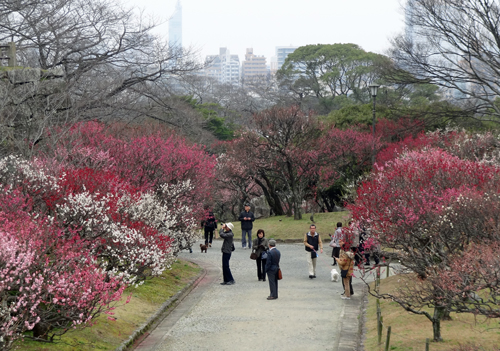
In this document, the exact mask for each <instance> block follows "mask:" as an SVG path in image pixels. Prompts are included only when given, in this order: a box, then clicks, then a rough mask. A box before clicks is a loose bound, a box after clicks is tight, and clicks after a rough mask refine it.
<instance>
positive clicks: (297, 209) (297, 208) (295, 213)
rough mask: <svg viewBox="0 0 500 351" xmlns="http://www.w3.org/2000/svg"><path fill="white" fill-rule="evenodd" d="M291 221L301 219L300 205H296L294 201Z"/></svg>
mask: <svg viewBox="0 0 500 351" xmlns="http://www.w3.org/2000/svg"><path fill="white" fill-rule="evenodd" d="M293 219H294V220H299V219H302V210H301V206H300V204H297V202H296V201H294V202H293Z"/></svg>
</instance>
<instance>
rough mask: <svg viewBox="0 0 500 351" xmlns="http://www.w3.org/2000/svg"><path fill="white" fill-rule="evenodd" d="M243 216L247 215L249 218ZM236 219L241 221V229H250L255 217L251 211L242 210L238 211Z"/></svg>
mask: <svg viewBox="0 0 500 351" xmlns="http://www.w3.org/2000/svg"><path fill="white" fill-rule="evenodd" d="M245 217H249V218H250V219H249V220H248V219H243V218H245ZM238 220H239V221H241V229H243V230H250V229H252V228H253V221H255V217H254V215H253V212H252V211H248V212H246V211H243V212H241V213H240V217H238Z"/></svg>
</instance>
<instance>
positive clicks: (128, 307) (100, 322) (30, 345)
mask: <svg viewBox="0 0 500 351" xmlns="http://www.w3.org/2000/svg"><path fill="white" fill-rule="evenodd" d="M199 272H200V268H199V267H197V266H195V265H193V264H191V263H189V262H186V261H182V260H179V261H177V262H176V263H174V264H173V265H172V269H171V270H166V271H165V272H164V273H163V274H162V275H161V276H160V277H157V278H154V279H151V280H148V281H146V282H145V283H144V284H143V285H141V286H139V287H138V288H134V287H130V288H128V289H127V290H126V291H125V293H124V294H123V298H122V301H121V302H120V303H119V304H118V307H117V308H116V310H115V311H114V312H115V314H114V315H113V317H115V318H116V319H117V320H116V321H110V320H108V318H107V317H108V316H107V315H103V316H100V317H99V318H98V319H97V324H96V325H94V326H92V327H91V328H85V329H82V330H75V331H70V332H68V333H66V334H65V335H63V336H62V339H61V340H60V342H58V343H56V344H42V343H39V342H33V341H31V340H28V339H26V340H25V341H24V342H19V343H17V345H16V346H17V350H37V351H45V350H46V351H49V350H50V351H52V350H65V351H66V350H114V349H115V348H116V347H118V346H119V345H120V344H121V343H122V342H123V341H125V340H126V339H127V338H128V337H129V336H130V335H131V334H132V333H133V332H134V330H136V329H137V328H138V327H139V326H141V325H142V324H143V323H144V322H145V321H146V320H147V319H148V318H149V317H150V316H152V315H153V314H154V313H155V312H156V311H157V310H158V308H159V307H160V306H161V305H162V304H163V303H164V302H165V301H167V300H168V299H169V298H170V297H172V296H173V295H175V294H176V293H177V292H178V291H179V290H181V289H182V288H184V287H185V286H186V284H187V283H188V282H189V281H191V280H192V279H193V278H194V277H195V276H197V274H198V273H199ZM130 294H132V299H131V300H130V302H129V303H128V304H125V301H126V299H127V297H128V296H129V295H130Z"/></svg>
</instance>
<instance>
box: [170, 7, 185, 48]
mask: <svg viewBox="0 0 500 351" xmlns="http://www.w3.org/2000/svg"><path fill="white" fill-rule="evenodd" d="M168 45H169V46H170V47H173V46H177V47H179V48H182V6H181V1H180V0H177V4H176V5H175V11H174V14H173V15H172V18H170V20H169V21H168Z"/></svg>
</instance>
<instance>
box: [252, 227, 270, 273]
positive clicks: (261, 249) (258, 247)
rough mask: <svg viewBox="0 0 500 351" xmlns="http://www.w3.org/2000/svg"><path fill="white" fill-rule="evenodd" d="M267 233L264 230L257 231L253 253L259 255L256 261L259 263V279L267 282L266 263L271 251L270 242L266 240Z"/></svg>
mask: <svg viewBox="0 0 500 351" xmlns="http://www.w3.org/2000/svg"><path fill="white" fill-rule="evenodd" d="M265 236H266V233H264V230H263V229H259V230H257V237H256V238H255V239H253V243H252V244H253V246H252V253H255V254H256V255H257V258H256V259H255V261H256V262H257V278H258V279H259V281H264V282H265V281H266V271H265V267H266V261H267V251H268V250H269V242H268V240H267V239H266V238H265Z"/></svg>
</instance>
